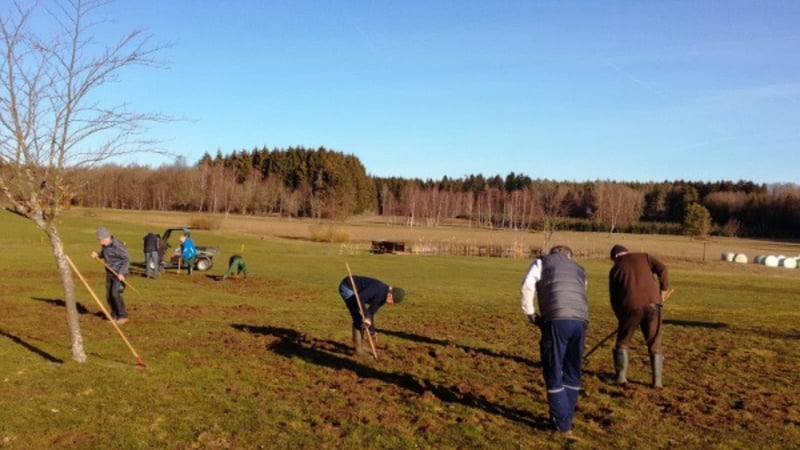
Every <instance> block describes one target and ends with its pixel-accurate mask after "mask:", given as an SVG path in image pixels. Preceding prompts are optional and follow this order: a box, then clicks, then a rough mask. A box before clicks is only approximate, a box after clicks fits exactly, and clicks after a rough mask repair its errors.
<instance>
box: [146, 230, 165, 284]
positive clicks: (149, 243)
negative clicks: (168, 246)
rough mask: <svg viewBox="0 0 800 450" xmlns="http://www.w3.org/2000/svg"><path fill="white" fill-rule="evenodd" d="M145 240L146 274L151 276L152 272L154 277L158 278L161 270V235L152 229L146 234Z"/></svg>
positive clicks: (148, 276)
mask: <svg viewBox="0 0 800 450" xmlns="http://www.w3.org/2000/svg"><path fill="white" fill-rule="evenodd" d="M143 240H144V268H145V276H146V277H147V278H150V274H151V273H152V274H153V278H158V275H159V272H160V270H161V258H160V255H161V247H162V245H161V236H159V235H157V234H156V233H153V232H152V231H151V232H149V233H147V234H146V235H145V237H144V239H143Z"/></svg>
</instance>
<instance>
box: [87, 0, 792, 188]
mask: <svg viewBox="0 0 800 450" xmlns="http://www.w3.org/2000/svg"><path fill="white" fill-rule="evenodd" d="M100 12H101V13H102V14H103V15H104V16H105V17H107V18H109V19H112V20H114V21H115V23H114V27H113V29H111V30H105V31H103V33H102V34H101V35H98V36H97V37H98V38H101V39H106V38H107V37H106V35H105V32H106V31H112V33H110V34H109V35H108V36H112V35H114V34H117V35H118V34H120V33H121V32H122V31H126V30H130V29H133V28H136V27H141V28H144V29H145V30H146V31H147V33H148V34H151V35H152V37H153V39H154V41H155V42H161V43H167V42H169V43H171V46H170V47H168V48H167V49H165V50H163V51H162V52H161V53H160V56H161V57H162V58H163V59H165V60H167V61H168V62H169V67H168V68H167V69H148V70H139V69H136V70H134V71H130V72H123V73H122V74H121V78H120V81H119V83H117V84H115V85H114V86H113V92H110V93H108V95H109V100H111V99H112V98H113V97H116V96H119V98H120V99H122V100H125V101H127V102H129V103H130V106H131V108H133V109H135V110H137V111H140V112H159V113H163V114H167V115H169V116H172V117H176V118H182V119H186V120H182V121H178V122H172V123H169V124H165V125H159V126H155V127H152V128H151V129H150V131H149V135H150V136H152V137H153V138H156V139H159V140H162V141H163V146H164V147H165V148H166V149H167V150H169V151H172V152H175V153H177V154H181V155H184V156H186V158H187V161H188V162H189V163H190V164H193V163H195V162H197V160H198V159H199V158H200V156H202V154H203V153H205V152H208V153H211V154H212V155H213V154H215V153H216V151H217V150H221V151H222V153H223V154H229V153H230V152H232V151H233V150H243V149H246V150H250V149H253V148H262V147H267V148H269V149H274V148H286V147H289V146H303V147H307V148H317V147H319V146H324V147H326V148H328V149H330V150H336V151H341V152H344V153H347V154H353V155H355V156H357V157H358V158H359V159H360V160H361V162H362V163H363V164H364V166H365V167H366V169H367V171H368V172H369V173H370V174H372V175H377V176H399V177H404V178H422V179H428V178H431V179H440V178H441V177H443V176H448V177H451V178H459V177H463V176H466V175H470V174H483V175H487V176H492V175H501V176H505V175H507V174H508V173H510V172H515V173H523V174H526V175H528V176H531V177H533V178H550V179H555V180H574V181H587V180H616V181H622V180H637V181H662V180H678V179H683V180H694V181H714V180H739V179H745V180H751V181H755V182H759V183H773V182H792V183H798V182H800V176H798V174H800V28H799V27H798V23H800V2H798V1H793V0H786V1H763V2H762V1H755V0H747V1H741V0H725V1H722V0H720V1H696V0H686V1H684V0H660V1H536V0H529V1H513V0H512V1H504V0H501V1H486V0H479V1H472V0H460V1H455V0H453V1H436V0H429V1H415V0H405V1H345V0H343V1H328V0H313V1H306V0H282V1H269V0H228V1H201V0H194V1H189V0H170V1H162V0H137V1H118V2H116V3H112V4H111V5H110V6H109V7H106V8H104V9H102V10H101V11H100ZM142 161H146V162H147V163H148V164H152V165H154V166H157V165H160V164H163V163H171V162H172V161H171V160H169V159H163V158H161V159H160V158H158V157H152V158H149V157H148V159H144V160H143V159H139V160H138V162H142Z"/></svg>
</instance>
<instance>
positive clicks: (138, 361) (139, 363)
mask: <svg viewBox="0 0 800 450" xmlns="http://www.w3.org/2000/svg"><path fill="white" fill-rule="evenodd" d="M64 257H65V258H66V259H67V262H68V263H69V265H70V266H71V267H72V270H74V271H75V274H76V275H78V278H80V279H81V281H82V282H83V285H84V286H86V289H87V290H88V291H89V293H90V294H92V297H94V300H95V301H96V302H97V304H98V305H99V306H100V309H101V310H103V314H105V315H106V318H107V319H108V321H109V322H111V325H113V326H114V329H116V330H117V333H119V335H120V337H122V340H123V341H125V344H126V345H127V346H128V348H129V349H130V351H131V353H133V356H134V357H136V367H138V368H140V369H144V368H145V367H147V366H145V365H144V362H143V361H142V357H141V356H139V354H138V353H136V350H134V349H133V346H132V345H131V343H130V342H129V341H128V338H126V337H125V335H124V334H122V330H121V329H120V328H119V325H117V323H116V322H114V319H113V318H112V317H111V314H109V313H108V310H107V309H106V307H105V306H103V303H102V302H101V301H100V299H99V298H97V295H96V294H95V293H94V291H93V290H92V288H91V287H90V286H89V283H88V282H87V281H86V279H85V278H83V275H81V273H80V271H78V268H77V267H75V264H73V263H72V260H71V259H69V256H67V255H64Z"/></svg>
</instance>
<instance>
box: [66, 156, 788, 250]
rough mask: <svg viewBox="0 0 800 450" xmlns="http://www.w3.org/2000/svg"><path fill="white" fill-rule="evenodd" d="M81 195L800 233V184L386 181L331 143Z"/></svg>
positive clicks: (233, 207) (84, 189)
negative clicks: (329, 145)
mask: <svg viewBox="0 0 800 450" xmlns="http://www.w3.org/2000/svg"><path fill="white" fill-rule="evenodd" d="M68 179H69V194H70V196H69V203H70V205H73V206H82V207H87V208H119V209H135V210H162V211H170V210H174V211H188V212H205V213H235V214H249V215H256V216H269V215H281V216H292V217H312V218H318V219H334V220H340V219H345V218H347V217H350V216H354V215H361V214H370V215H380V216H385V217H386V218H387V221H394V222H399V223H405V224H408V225H412V226H420V225H421V226H431V227H435V226H439V225H442V224H444V223H445V221H448V220H451V219H463V220H465V221H466V222H467V223H469V226H475V227H487V228H501V229H502V228H506V229H518V230H546V229H547V230H554V229H559V230H573V231H608V232H614V231H618V232H631V233H661V234H680V233H685V234H696V235H708V234H718V235H725V236H742V237H765V238H800V187H798V186H797V185H796V184H794V183H786V184H769V185H767V184H756V183H753V182H751V181H746V180H739V181H728V180H720V181H689V180H672V181H651V182H631V181H613V180H587V181H564V180H553V179H547V178H540V177H536V176H535V174H523V173H514V172H511V173H508V174H506V175H505V176H500V175H491V176H487V175H483V174H475V175H468V176H465V177H462V178H449V177H446V176H445V177H442V178H441V179H439V180H430V179H428V180H421V179H403V178H396V177H390V178H382V177H376V176H372V175H370V174H369V172H368V171H367V169H366V168H365V167H364V165H363V164H362V163H361V161H360V160H359V159H358V158H357V157H356V156H353V155H348V154H344V153H342V152H338V151H332V150H328V149H325V148H323V147H320V148H317V149H307V148H303V147H291V148H287V149H272V150H270V149H267V148H261V149H253V150H250V151H246V150H242V151H233V152H232V153H230V154H228V155H223V154H222V153H221V152H220V151H218V152H217V153H216V155H214V156H213V157H212V156H211V155H209V154H205V155H204V156H203V157H202V158H201V159H200V160H199V161H198V162H197V163H196V164H195V165H191V166H190V165H188V164H187V163H186V161H185V159H182V158H178V159H177V160H176V161H175V163H174V164H171V165H165V166H161V167H158V168H151V167H149V166H138V165H128V166H118V165H105V166H101V167H95V168H90V169H73V170H71V171H70V172H69V177H68Z"/></svg>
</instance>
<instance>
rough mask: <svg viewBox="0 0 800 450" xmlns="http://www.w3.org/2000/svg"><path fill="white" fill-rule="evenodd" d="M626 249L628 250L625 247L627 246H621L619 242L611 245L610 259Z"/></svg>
mask: <svg viewBox="0 0 800 450" xmlns="http://www.w3.org/2000/svg"><path fill="white" fill-rule="evenodd" d="M627 251H628V249H627V248H625V247H623V246H621V245H619V244H617V245H615V246H613V247H611V259H614V258H616V257H617V255H619V254H620V253H623V252H627Z"/></svg>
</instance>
